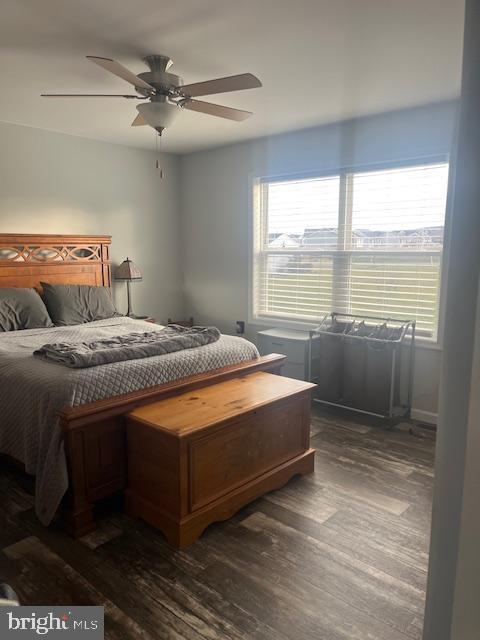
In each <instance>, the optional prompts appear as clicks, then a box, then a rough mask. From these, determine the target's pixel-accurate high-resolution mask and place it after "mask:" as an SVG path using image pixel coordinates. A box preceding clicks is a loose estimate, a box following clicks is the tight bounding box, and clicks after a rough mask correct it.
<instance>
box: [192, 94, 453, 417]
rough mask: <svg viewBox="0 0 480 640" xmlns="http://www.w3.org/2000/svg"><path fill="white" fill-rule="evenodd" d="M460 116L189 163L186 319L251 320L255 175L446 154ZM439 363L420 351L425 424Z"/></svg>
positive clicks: (251, 145) (388, 124) (373, 124)
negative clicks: (252, 189)
mask: <svg viewBox="0 0 480 640" xmlns="http://www.w3.org/2000/svg"><path fill="white" fill-rule="evenodd" d="M455 113H456V105H455V104H453V103H441V104H437V105H430V106H425V107H421V108H415V109H409V110H404V111H399V112H392V113H388V114H382V115H378V116H373V117H369V118H362V119H359V120H357V121H351V122H345V123H340V124H334V125H329V126H322V127H316V128H314V129H308V130H303V131H298V132H294V133H290V134H284V135H280V136H274V137H271V138H265V139H260V140H255V141H249V142H246V143H240V144H235V145H231V146H227V147H221V148H217V149H211V150H207V151H203V152H197V153H193V154H190V155H186V156H183V157H182V159H181V174H182V178H181V179H182V242H181V247H182V251H183V264H184V292H185V312H186V313H187V314H189V315H190V314H192V315H193V316H194V317H195V319H196V320H197V321H199V322H201V323H203V322H206V323H214V324H217V325H218V326H219V327H220V328H221V329H222V330H223V331H227V332H233V331H234V322H235V320H237V319H238V320H240V319H245V320H246V319H247V309H248V266H249V246H248V245H249V241H248V211H249V206H250V180H251V178H252V177H253V176H256V175H257V176H258V175H269V174H288V173H296V172H302V171H312V170H324V169H328V168H335V167H338V166H342V165H363V164H369V163H376V162H388V161H392V160H396V159H398V160H405V159H408V158H415V157H422V156H429V155H437V154H445V153H448V152H449V150H450V144H451V138H452V130H453V125H454V121H455ZM262 328H265V327H262ZM257 329H258V327H255V326H249V327H248V332H247V335H249V336H250V337H254V336H255V332H256V330H257ZM440 362H441V352H440V350H438V349H419V350H418V354H417V367H416V375H415V389H414V406H415V407H416V409H417V411H418V413H417V415H418V416H419V417H423V418H425V419H429V418H433V419H434V417H435V416H434V415H432V414H435V413H436V411H437V402H438V376H439V369H440Z"/></svg>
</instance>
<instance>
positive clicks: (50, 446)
mask: <svg viewBox="0 0 480 640" xmlns="http://www.w3.org/2000/svg"><path fill="white" fill-rule="evenodd" d="M146 327H148V329H149V330H152V331H161V330H162V327H161V326H160V325H155V324H151V323H146V322H144V321H141V320H134V319H132V318H125V317H121V318H110V319H108V320H98V321H96V322H89V323H87V324H83V325H75V326H71V327H54V328H51V329H50V328H49V329H30V330H26V331H9V332H6V333H0V416H1V422H0V453H4V454H8V455H10V456H12V457H14V458H15V459H17V460H19V461H20V462H22V463H23V464H24V465H25V469H26V471H27V473H30V474H32V475H34V476H35V481H36V484H35V510H36V513H37V516H38V518H39V519H40V521H41V522H42V523H43V524H45V525H47V524H49V523H50V522H51V520H52V518H53V516H54V515H55V512H56V511H57V509H58V506H59V504H60V501H61V499H62V497H63V495H64V494H65V492H66V490H67V488H68V474H67V464H66V457H65V450H64V445H63V437H62V432H61V429H60V427H59V421H58V412H59V411H60V410H61V409H63V408H64V407H72V406H77V405H81V404H85V403H88V402H94V401H95V400H101V399H104V398H110V397H112V396H116V395H120V394H122V393H128V392H130V391H136V390H138V389H145V388H148V387H151V386H154V385H158V384H164V383H166V382H171V381H173V380H178V379H180V378H184V377H187V376H191V375H195V374H199V373H203V372H205V371H211V370H213V369H218V368H220V367H225V366H228V365H233V364H237V363H239V362H242V361H245V360H251V359H254V358H257V357H258V351H257V349H256V347H255V346H254V345H253V344H252V343H251V342H248V341H247V340H244V339H243V338H237V337H234V336H225V335H222V336H221V338H220V339H219V340H218V341H217V342H214V343H212V344H209V345H205V346H202V347H196V348H194V349H187V350H185V351H177V352H175V353H169V354H166V355H162V356H154V357H150V358H142V359H138V360H129V361H125V362H116V363H112V364H105V365H100V366H98V367H91V368H88V369H68V368H67V367H64V366H63V365H61V364H55V363H51V362H46V361H44V360H41V359H39V358H35V357H34V356H33V355H32V354H33V351H34V350H35V349H37V348H39V347H40V346H42V345H44V344H46V343H51V342H91V341H93V340H100V339H102V338H108V337H111V336H114V335H125V334H126V333H131V332H134V331H140V330H143V331H145V330H146Z"/></svg>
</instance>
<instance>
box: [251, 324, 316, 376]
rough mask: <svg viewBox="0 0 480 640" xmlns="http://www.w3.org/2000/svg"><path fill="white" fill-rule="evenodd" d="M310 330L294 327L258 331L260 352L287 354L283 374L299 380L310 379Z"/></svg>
mask: <svg viewBox="0 0 480 640" xmlns="http://www.w3.org/2000/svg"><path fill="white" fill-rule="evenodd" d="M309 341H310V334H309V332H308V331H294V330H292V329H267V330H266V331H259V332H258V333H257V346H258V350H259V351H260V354H261V355H262V356H263V355H267V354H268V353H281V354H283V355H285V356H287V361H286V363H285V364H284V365H283V367H282V375H284V376H286V377H287V378H296V379H297V380H308V345H309Z"/></svg>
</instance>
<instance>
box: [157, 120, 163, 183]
mask: <svg viewBox="0 0 480 640" xmlns="http://www.w3.org/2000/svg"><path fill="white" fill-rule="evenodd" d="M161 142H162V133H161V131H158V132H156V133H155V153H156V155H157V160H156V162H155V167H156V169H157V170H158V171H159V172H160V178H161V179H162V178H164V173H163V169H162V167H161V164H160V145H161Z"/></svg>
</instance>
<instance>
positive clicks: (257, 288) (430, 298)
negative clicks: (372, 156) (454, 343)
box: [252, 163, 448, 337]
mask: <svg viewBox="0 0 480 640" xmlns="http://www.w3.org/2000/svg"><path fill="white" fill-rule="evenodd" d="M447 181H448V164H447V163H430V164H416V165H413V166H402V167H396V168H390V169H382V170H375V171H361V172H360V171H359V172H355V171H341V172H338V174H336V175H324V176H319V177H314V178H306V179H283V180H266V179H265V180H263V179H262V180H260V181H259V182H258V184H257V185H256V198H255V207H254V211H255V219H254V253H253V255H254V265H253V266H254V268H253V288H252V290H253V315H254V318H256V319H261V318H265V319H268V320H269V321H273V320H274V319H280V320H290V321H296V322H303V323H309V324H311V323H316V322H318V321H319V320H320V319H321V318H322V317H323V316H324V315H325V313H329V312H330V311H339V312H341V313H354V314H358V315H375V316H382V317H390V318H402V319H403V318H412V319H415V320H416V322H417V327H418V329H419V330H420V332H421V333H423V334H424V335H428V336H431V337H434V336H435V334H436V331H437V325H438V307H439V293H440V268H441V257H442V249H443V232H444V222H445V207H446V196H447Z"/></svg>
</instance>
